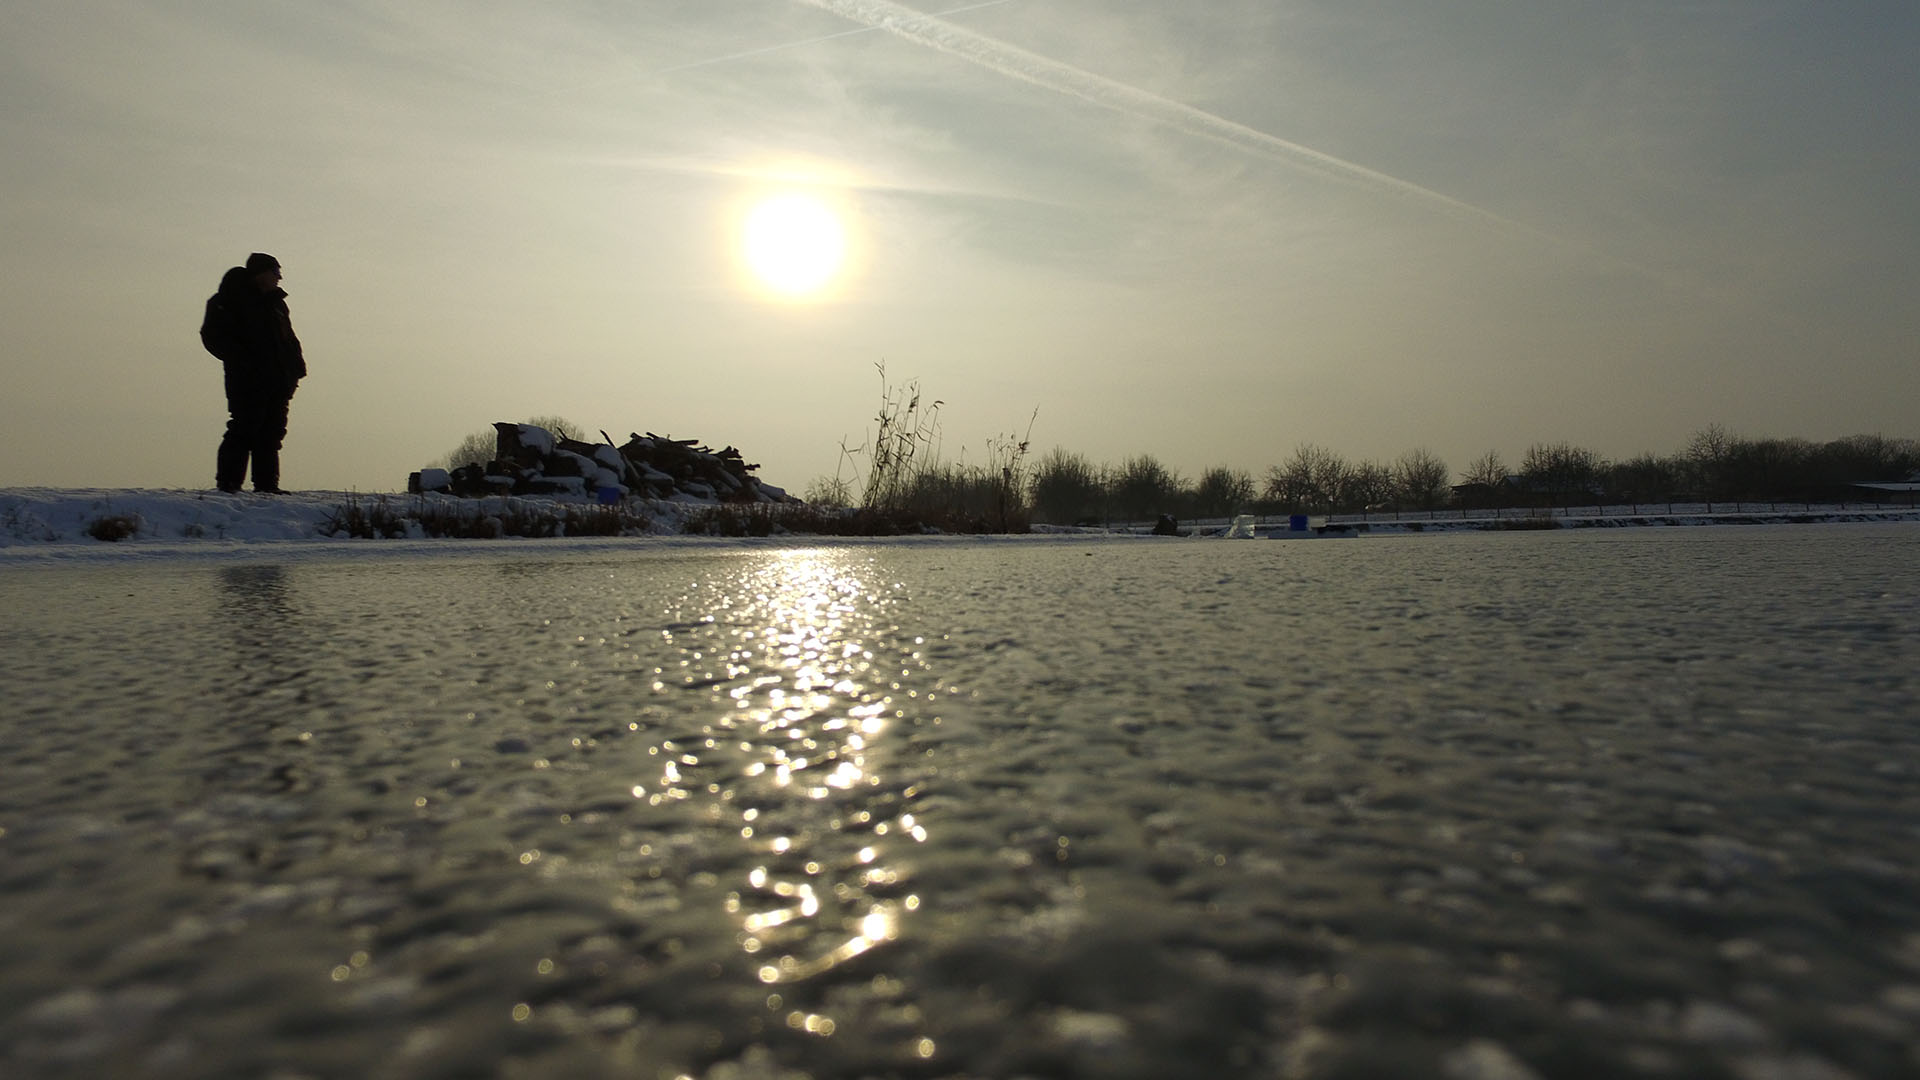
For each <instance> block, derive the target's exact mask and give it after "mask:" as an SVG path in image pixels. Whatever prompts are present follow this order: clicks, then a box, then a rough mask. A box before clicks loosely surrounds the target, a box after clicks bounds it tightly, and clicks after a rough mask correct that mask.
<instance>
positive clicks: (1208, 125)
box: [800, 0, 1563, 244]
mask: <svg viewBox="0 0 1920 1080" xmlns="http://www.w3.org/2000/svg"><path fill="white" fill-rule="evenodd" d="M800 2H801V3H804V4H807V5H808V6H810V7H816V8H819V9H821V10H823V11H828V12H831V13H833V14H835V15H839V16H841V17H842V18H846V19H851V20H853V21H854V22H857V23H861V24H863V25H864V26H865V27H866V28H867V29H872V30H885V31H886V32H888V33H890V34H893V35H895V36H896V37H900V38H902V39H904V40H907V41H911V42H913V43H914V44H916V45H922V46H925V47H927V48H930V49H934V50H936V51H938V52H941V53H945V54H946V55H948V56H953V57H958V58H959V59H962V60H966V61H968V62H970V63H973V64H977V65H979V66H981V67H983V68H986V69H987V70H989V71H992V72H995V73H997V74H1000V75H1004V76H1006V77H1008V78H1012V79H1019V80H1021V81H1022V82H1027V83H1031V84H1033V85H1035V86H1039V87H1042V88H1044V89H1047V90H1052V91H1054V92H1056V93H1061V94H1066V95H1068V96H1069V97H1074V98H1078V99H1080V100H1082V101H1085V102H1088V103H1090V104H1094V105H1099V106H1101V107H1103V108H1108V109H1113V110H1115V111H1117V112H1122V113H1126V114H1128V115H1130V116H1134V117H1137V118H1139V119H1142V120H1148V121H1152V122H1155V123H1159V124H1164V125H1166V126H1168V127H1171V128H1173V129H1175V130H1177V131H1182V132H1185V133H1187V134H1189V135H1199V136H1204V137H1207V138H1211V139H1217V140H1219V141H1221V142H1225V143H1228V144H1229V145H1232V146H1237V147H1240V148H1241V149H1245V150H1251V151H1253V152H1255V153H1258V154H1261V155H1262V156H1265V157H1268V158H1272V159H1275V160H1278V161H1281V162H1284V163H1285V164H1287V165H1290V166H1292V167H1294V168H1298V169H1302V170H1305V171H1307V172H1310V173H1313V174H1315V175H1318V176H1322V177H1326V178H1329V179H1333V180H1337V181H1340V182H1342V183H1346V184H1350V185H1354V186H1358V187H1362V188H1366V189H1368V190H1372V191H1375V192H1379V193H1383V194H1389V195H1394V196H1398V197H1401V198H1408V199H1413V200H1415V201H1418V202H1420V203H1423V204H1425V205H1428V206H1431V207H1433V208H1434V209H1436V210H1439V211H1442V212H1444V213H1447V214H1449V215H1451V216H1454V217H1460V218H1466V219H1469V220H1474V221H1479V222H1482V223H1485V224H1490V225H1495V226H1498V227H1499V228H1501V229H1503V230H1506V231H1510V232H1516V233H1522V234H1525V235H1528V236H1531V237H1534V238H1536V239H1542V240H1547V241H1550V242H1553V243H1556V244H1558V243H1562V242H1563V241H1560V240H1559V239H1558V238H1557V237H1553V236H1551V235H1549V234H1547V233H1543V232H1541V231H1540V230H1538V229H1535V228H1533V227H1532V226H1530V225H1524V224H1521V223H1520V222H1517V221H1514V220H1512V219H1511V218H1507V217H1503V216H1501V215H1499V214H1496V213H1494V212H1493V211H1491V210H1486V209H1483V208H1481V207H1478V206H1475V205H1473V204H1472V203H1469V202H1464V201H1462V200H1460V199H1456V198H1454V197H1453V196H1451V195H1443V194H1441V193H1440V192H1438V191H1434V190H1432V189H1431V188H1424V187H1421V186H1420V185H1418V184H1415V183H1412V182H1411V181H1407V180H1402V179H1400V178H1399V177H1396V176H1389V175H1388V174H1386V173H1383V172H1379V171H1377V170H1374V169H1369V168H1367V167H1366V166H1364V165H1357V164H1355V163H1353V162H1351V161H1346V160H1343V159H1341V158H1337V157H1334V156H1333V155H1331V154H1326V153H1322V152H1321V151H1318V150H1315V149H1313V148H1312V147H1309V146H1302V145H1300V144H1299V143H1296V142H1289V141H1288V140H1286V139H1282V138H1279V137H1278V136H1274V135H1269V134H1267V133H1266V132H1264V131H1260V130H1257V129H1255V128H1251V127H1248V126H1246V125H1245V124H1240V123H1236V122H1234V121H1232V120H1228V119H1227V118H1225V117H1223V116H1217V115H1215V114H1213V113H1210V112H1207V111H1205V110H1203V109H1196V108H1194V107H1193V106H1191V105H1186V104H1182V103H1181V102H1178V101H1173V100H1171V99H1168V98H1164V97H1161V96H1160V95H1158V94H1154V93H1150V92H1148V91H1146V90H1142V89H1140V88H1138V87H1135V86H1129V85H1127V84H1126V83H1122V82H1117V81H1115V80H1113V79H1109V78H1107V77H1105V76H1102V75H1096V74H1094V73H1093V72H1090V71H1086V70H1083V69H1081V68H1077V67H1074V66H1072V65H1070V64H1063V63H1061V62H1060V61H1058V60H1052V59H1049V58H1047V57H1044V56H1041V55H1039V54H1037V53H1032V52H1028V51H1027V50H1025V49H1022V48H1020V47H1019V46H1016V45H1009V44H1007V43H1006V42H1003V41H999V40H996V39H994V38H990V37H987V36H986V35H984V34H979V33H975V32H973V31H971V30H966V29H963V28H961V27H958V26H955V25H953V24H952V23H947V22H943V21H941V20H940V19H939V18H938V17H937V16H933V15H926V14H922V13H921V12H918V11H915V10H913V9H912V8H908V7H903V6H902V5H900V4H896V3H892V2H890V0H800ZM817 40H825V39H817Z"/></svg>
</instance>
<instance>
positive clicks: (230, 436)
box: [213, 369, 253, 491]
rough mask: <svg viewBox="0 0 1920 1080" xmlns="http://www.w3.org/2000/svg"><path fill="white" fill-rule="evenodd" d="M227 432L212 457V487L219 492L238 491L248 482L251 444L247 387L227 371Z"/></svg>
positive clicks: (231, 372) (230, 371) (251, 435)
mask: <svg viewBox="0 0 1920 1080" xmlns="http://www.w3.org/2000/svg"><path fill="white" fill-rule="evenodd" d="M226 382H227V432H226V434H225V435H223V436H222V437H221V439H220V450H219V452H218V453H217V454H216V455H215V456H214V463H213V485H214V486H215V487H217V488H219V489H220V490H221V491H239V490H240V487H241V485H242V484H244V483H246V480H247V449H248V447H249V446H251V445H252V443H253V433H252V430H251V427H252V425H251V417H250V415H249V411H248V409H247V394H246V388H245V387H244V386H242V385H240V380H238V379H236V378H235V377H234V373H233V371H232V370H231V369H229V370H228V371H227V379H226Z"/></svg>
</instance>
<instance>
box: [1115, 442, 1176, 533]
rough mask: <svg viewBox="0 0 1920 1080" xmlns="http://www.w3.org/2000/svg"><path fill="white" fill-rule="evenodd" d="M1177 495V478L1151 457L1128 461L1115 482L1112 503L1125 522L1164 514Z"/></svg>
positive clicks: (1146, 456) (1144, 456) (1147, 455)
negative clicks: (1115, 505) (1116, 506)
mask: <svg viewBox="0 0 1920 1080" xmlns="http://www.w3.org/2000/svg"><path fill="white" fill-rule="evenodd" d="M1180 495H1181V491H1180V477H1179V475H1178V474H1176V473H1175V472H1174V471H1173V470H1171V469H1169V468H1167V467H1166V466H1165V465H1162V464H1160V461H1159V459H1157V458H1155V457H1154V456H1153V455H1151V454H1141V455H1139V456H1138V457H1130V458H1128V459H1127V460H1126V462H1125V463H1124V464H1122V465H1121V466H1120V474H1119V475H1118V476H1117V477H1115V479H1114V485H1113V499H1114V502H1115V503H1116V504H1118V506H1119V509H1120V514H1121V516H1122V517H1125V518H1127V519H1128V520H1134V521H1138V520H1142V519H1145V518H1147V517H1151V516H1152V515H1154V514H1161V513H1166V512H1167V511H1169V510H1171V509H1172V507H1173V504H1174V503H1175V501H1177V500H1178V499H1179V498H1180Z"/></svg>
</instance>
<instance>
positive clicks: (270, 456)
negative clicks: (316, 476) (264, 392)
mask: <svg viewBox="0 0 1920 1080" xmlns="http://www.w3.org/2000/svg"><path fill="white" fill-rule="evenodd" d="M253 422H254V428H253V446H252V452H253V490H255V491H271V492H278V491H279V490H280V444H281V443H283V442H285V441H286V438H287V400H286V399H285V398H277V399H273V400H269V401H262V402H258V403H257V404H256V406H255V409H254V415H253Z"/></svg>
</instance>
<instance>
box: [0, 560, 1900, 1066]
mask: <svg viewBox="0 0 1920 1080" xmlns="http://www.w3.org/2000/svg"><path fill="white" fill-rule="evenodd" d="M1916 566H1920V529H1916V528H1914V527H1912V526H1796V527H1782V528H1769V527H1760V528H1749V529H1732V528H1720V529H1713V528H1708V529H1685V530H1656V529H1636V530H1619V531H1608V532H1581V533H1517V534H1510V535H1502V534H1474V535H1460V536H1444V537H1433V536H1429V537H1403V538H1371V539H1366V540H1348V541H1334V540H1329V541H1320V542H1293V543H1285V542H1263V541H1252V542H1226V541H1212V542H1205V541H1180V540H1168V541H1158V542H1156V541H1113V540H1099V539H1089V540H1080V539H1066V540H1063V539H1053V540H1044V541H1041V540H1034V541H1010V540H1003V541H979V540H954V541H941V542H924V543H897V544H841V545H816V546H800V547H794V546H788V547H779V546H766V547H759V548H755V547H745V548H742V547H739V546H733V547H724V548H722V547H716V548H713V549H711V550H709V549H703V548H700V547H698V546H687V545H679V546H650V545H649V543H647V542H639V543H636V544H635V545H633V547H632V549H631V550H630V551H604V550H600V551H592V552H586V553H577V552H576V553H568V552H567V551H566V549H565V548H564V547H562V546H554V547H543V546H541V545H538V544H525V545H508V546H503V547H498V548H488V547H479V548H477V549H476V548H474V547H463V548H462V549H461V550H460V553H459V554H456V555H449V556H423V555H417V554H407V555H398V556H395V555H390V554H383V553H381V552H380V551H379V550H378V549H369V550H367V551H366V552H365V554H364V555H358V554H356V555H327V556H324V557H317V558H316V557H305V558H299V559H293V560H289V561H286V562H277V561H275V560H274V558H273V557H272V555H271V553H269V554H267V555H265V556H261V555H260V554H259V553H252V557H250V558H246V559H244V560H238V561H217V562H212V563H207V562H184V561H176V562H169V561H164V560H163V561H160V562H158V563H151V562H143V563H134V562H128V563H125V564H118V563H111V562H109V563H103V564H95V565H82V566H60V565H53V566H0V607H4V610H5V611H6V612H7V613H8V614H7V617H6V619H5V621H4V625H3V626H0V691H3V692H4V702H5V704H4V713H3V717H4V718H3V719H0V734H4V741H3V742H0V762H3V763H4V767H3V768H0V776H3V777H4V779H5V783H4V784H3V785H0V931H4V934H5V938H6V941H7V943H8V947H7V948H6V949H5V950H0V1073H4V1074H6V1075H8V1076H21V1077H29V1076H31V1077H61V1076H74V1077H80V1076H86V1077H97V1076H115V1077H141V1076H154V1077H176V1076H177V1077H189V1076H192V1077H198V1076H211V1075H230V1076H275V1077H288V1078H291V1077H362V1076H371V1077H415V1076H423V1077H465V1076H490V1075H502V1076H567V1077H645V1078H652V1077H656V1076H658V1077H674V1076H679V1075H686V1076H693V1077H707V1078H711V1080H721V1078H733V1080H744V1078H749V1077H793V1076H811V1077H820V1078H824V1077H850V1076H869V1075H871V1076H888V1075H899V1076H969V1077H1010V1076H1036V1077H1051V1076H1113V1077H1141V1078H1149V1077H1151V1078H1165V1077H1196V1078H1197V1077H1209V1078H1211V1077H1221V1076H1241V1075H1244V1076H1299V1077H1336V1076H1377V1075H1405V1076H1454V1077H1477V1078H1485V1080H1508V1078H1518V1077H1527V1076H1543V1077H1576V1076H1579V1077H1585V1076H1592V1077H1620V1076H1672V1077H1737V1078H1741V1080H1756V1078H1776V1077H1777V1078H1783V1080H1784V1078H1802V1077H1805V1078H1812V1077H1845V1076H1853V1077H1875V1076H1896V1075H1913V1074H1915V1073H1916V1072H1917V1071H1920V873H1916V860H1915V854H1916V851H1920V724H1917V722H1916V716H1917V713H1920V709H1917V708H1916V701H1917V699H1920V695H1917V694H1916V691H1917V690H1920V574H1916V572H1915V568H1916Z"/></svg>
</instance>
